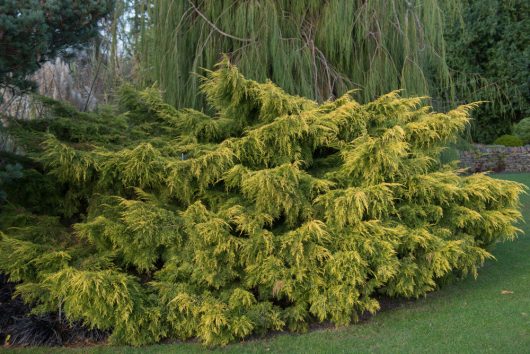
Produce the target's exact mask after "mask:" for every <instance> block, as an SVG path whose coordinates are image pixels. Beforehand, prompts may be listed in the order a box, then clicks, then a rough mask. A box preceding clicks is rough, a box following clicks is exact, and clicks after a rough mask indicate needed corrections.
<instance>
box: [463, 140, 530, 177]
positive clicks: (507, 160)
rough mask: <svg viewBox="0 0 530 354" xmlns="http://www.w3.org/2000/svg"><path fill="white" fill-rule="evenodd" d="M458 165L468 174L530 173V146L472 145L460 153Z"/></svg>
mask: <svg viewBox="0 0 530 354" xmlns="http://www.w3.org/2000/svg"><path fill="white" fill-rule="evenodd" d="M460 165H461V167H463V168H469V171H470V172H480V171H495V172H502V171H506V172H530V145H526V146H520V147H507V146H500V145H479V144H476V145H473V146H472V148H471V149H470V150H469V151H461V152H460Z"/></svg>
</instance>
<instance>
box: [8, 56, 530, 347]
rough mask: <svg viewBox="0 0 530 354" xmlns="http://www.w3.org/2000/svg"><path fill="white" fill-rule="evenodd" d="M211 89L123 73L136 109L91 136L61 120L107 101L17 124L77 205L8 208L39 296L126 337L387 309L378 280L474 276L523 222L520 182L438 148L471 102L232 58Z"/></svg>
mask: <svg viewBox="0 0 530 354" xmlns="http://www.w3.org/2000/svg"><path fill="white" fill-rule="evenodd" d="M202 90H203V93H204V94H205V96H206V97H207V99H208V101H209V103H210V105H211V107H212V109H214V110H215V111H216V114H215V115H213V116H208V115H206V114H205V113H203V112H198V111H195V110H190V109H183V110H176V109H175V108H173V107H171V106H169V105H167V104H165V103H164V102H163V101H162V99H161V98H160V95H159V93H158V92H157V90H156V89H154V88H149V89H147V90H144V91H140V92H138V91H135V90H133V89H132V88H130V87H125V88H124V89H123V92H122V99H121V106H122V109H125V111H126V112H125V113H121V114H118V113H116V114H115V115H114V116H112V115H108V114H107V115H106V116H105V117H106V124H107V125H108V129H107V130H105V129H95V130H93V133H94V134H95V135H94V137H93V139H90V137H89V136H86V135H83V139H82V143H80V141H81V140H79V135H75V136H74V135H72V134H71V133H68V134H67V133H64V132H65V131H66V132H71V131H73V130H74V129H73V128H68V129H66V128H65V126H68V122H69V124H70V125H73V126H75V125H79V126H82V127H84V126H86V125H87V123H86V121H87V120H92V121H93V122H94V123H93V124H95V125H96V126H98V127H99V125H98V124H102V123H101V121H102V119H101V118H98V117H97V115H96V117H94V116H91V115H86V114H82V113H75V112H72V113H71V116H70V117H69V118H68V119H69V120H68V119H67V120H65V119H64V118H58V117H55V116H54V114H53V111H52V114H50V118H48V119H47V120H46V121H45V122H43V123H40V124H34V123H27V122H26V123H24V122H20V123H18V124H15V125H14V126H13V129H14V130H15V131H16V136H17V137H19V138H21V139H22V140H23V141H26V142H27V141H32V142H33V144H34V145H32V149H29V150H31V151H33V153H32V155H31V156H32V157H33V158H34V159H35V160H36V161H38V162H39V163H41V164H42V166H43V168H44V169H45V171H47V173H48V175H49V176H50V178H52V179H54V180H55V183H57V184H58V188H57V190H60V191H64V192H65V193H67V195H69V196H70V197H69V198H70V199H69V200H70V202H69V203H71V205H74V206H75V208H74V210H77V212H76V213H74V215H71V214H68V215H67V214H66V212H65V211H64V209H62V208H59V207H58V209H57V210H40V211H39V210H38V208H37V209H36V208H35V207H32V206H31V205H26V206H25V207H26V209H27V210H28V211H27V212H26V214H25V215H29V216H28V217H27V218H22V217H11V218H6V219H5V220H9V221H5V222H2V223H1V227H2V230H3V233H2V234H0V270H1V271H2V272H5V273H7V274H9V276H10V279H11V280H13V281H18V282H20V285H18V292H19V294H21V295H22V296H23V297H24V298H25V299H26V300H27V301H28V302H29V303H31V304H32V305H33V306H34V311H38V312H46V311H58V310H61V311H63V313H65V314H66V316H68V318H69V319H71V320H82V321H84V322H85V323H86V324H87V325H89V326H92V327H97V328H101V329H106V330H110V331H112V335H111V339H112V340H113V341H115V342H122V343H129V344H134V345H140V344H145V343H150V342H156V341H159V340H160V339H162V338H166V337H170V338H180V339H187V338H192V337H198V338H200V340H201V341H203V342H204V343H205V344H208V345H219V344H226V343H229V342H231V341H234V340H237V339H239V338H244V337H246V336H249V335H251V334H254V333H257V334H263V333H266V332H267V331H271V330H282V329H289V330H293V331H304V330H306V329H307V328H308V324H309V323H310V322H312V321H326V320H330V321H332V322H333V323H336V324H337V325H345V324H348V323H350V322H352V321H355V320H356V319H358V317H359V315H360V314H362V313H363V312H371V313H373V312H375V311H377V310H378V308H379V304H378V302H377V300H376V296H375V295H376V294H385V295H388V296H404V297H418V296H422V295H424V294H425V293H426V292H428V291H432V290H434V289H436V288H437V286H438V284H440V281H441V280H442V279H443V278H445V277H447V276H449V275H451V274H456V275H458V276H461V275H466V274H468V273H471V274H472V275H473V276H476V275H477V269H478V268H479V267H480V265H481V264H482V263H483V262H484V260H485V259H487V258H490V257H491V255H490V253H488V247H489V246H490V245H492V244H493V243H495V242H498V241H503V240H508V239H512V238H514V237H515V236H516V233H517V231H518V230H517V228H516V227H515V226H514V224H515V222H516V221H517V220H518V219H519V218H520V216H521V215H520V213H519V211H518V207H519V200H518V196H519V194H520V193H521V191H522V189H523V186H522V185H520V184H517V183H514V182H508V181H502V180H498V179H492V178H490V177H488V176H487V175H484V174H475V175H467V174H465V173H462V171H459V170H457V169H456V168H455V166H453V165H443V164H442V163H441V162H440V159H439V155H440V152H441V151H442V150H443V148H444V146H445V145H446V144H447V143H449V142H451V141H452V140H454V139H455V138H456V137H457V135H458V134H459V133H460V132H461V131H462V130H463V129H464V128H465V126H466V124H468V121H469V115H468V114H469V110H470V109H471V108H472V105H467V106H461V107H458V108H456V109H455V110H453V111H450V112H448V113H435V112H432V111H431V110H430V108H429V107H428V106H426V105H425V104H424V99H422V98H402V97H400V96H399V93H398V92H391V93H389V94H387V95H385V96H382V97H380V98H378V99H376V100H375V101H373V102H371V103H368V104H366V105H360V104H358V103H357V102H355V101H354V100H353V98H352V96H351V94H350V93H348V94H346V95H345V96H343V97H340V98H338V99H337V100H335V101H330V102H325V103H323V104H317V103H315V102H313V101H311V100H308V99H305V98H302V97H293V96H290V95H288V94H286V93H285V92H284V91H282V90H281V89H280V88H279V87H277V86H275V85H274V84H272V83H271V82H267V83H264V84H261V83H257V82H254V81H250V80H247V79H245V78H244V77H243V76H242V75H241V74H240V73H239V72H238V70H237V69H236V68H235V67H234V66H232V65H231V64H230V63H229V62H228V61H227V60H226V59H225V60H224V61H222V62H221V63H220V64H219V65H218V67H217V69H216V70H215V71H209V72H208V73H207V76H206V77H205V78H204V83H203V86H202ZM54 107H56V105H55V106H54ZM56 119H61V124H60V125H57V124H56V122H55V120H56ZM80 122H84V123H80ZM83 124H85V125H83ZM82 132H83V133H87V132H90V130H89V129H85V130H82ZM118 132H119V134H118ZM24 134H26V135H25V139H23V138H24ZM87 134H88V133H87ZM118 135H119V136H118ZM21 208H22V207H20V208H19V209H18V210H16V211H15V210H11V211H9V210H7V211H6V213H7V214H9V215H14V213H18V212H20V209H21ZM29 211H33V213H34V214H38V215H32V214H31V212H29ZM46 214H49V215H50V216H46ZM47 218H48V219H47ZM27 220H32V222H28V221H27ZM59 221H61V222H59ZM65 225H66V226H65ZM52 230H55V231H52ZM50 235H51V236H50Z"/></svg>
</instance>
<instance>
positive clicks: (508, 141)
mask: <svg viewBox="0 0 530 354" xmlns="http://www.w3.org/2000/svg"><path fill="white" fill-rule="evenodd" d="M493 144H495V145H504V146H523V141H522V140H521V139H520V138H519V137H517V136H515V135H508V134H505V135H501V136H500V137H498V138H497V139H495V141H494V142H493Z"/></svg>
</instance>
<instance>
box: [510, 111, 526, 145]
mask: <svg viewBox="0 0 530 354" xmlns="http://www.w3.org/2000/svg"><path fill="white" fill-rule="evenodd" d="M513 132H514V133H515V135H517V136H518V137H519V138H520V139H521V140H522V141H523V142H524V143H525V144H528V143H530V117H527V118H525V119H522V120H521V121H520V122H519V123H517V124H516V125H515V127H514V129H513Z"/></svg>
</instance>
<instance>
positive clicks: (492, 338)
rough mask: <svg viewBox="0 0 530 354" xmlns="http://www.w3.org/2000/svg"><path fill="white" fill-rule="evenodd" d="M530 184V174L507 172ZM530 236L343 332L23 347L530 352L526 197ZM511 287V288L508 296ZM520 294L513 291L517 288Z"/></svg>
mask: <svg viewBox="0 0 530 354" xmlns="http://www.w3.org/2000/svg"><path fill="white" fill-rule="evenodd" d="M500 177H501V178H505V179H511V180H514V181H518V182H522V183H525V184H526V185H528V186H530V174H503V175H500ZM523 203H524V207H523V214H524V215H525V218H526V220H527V222H528V224H523V225H522V226H521V227H522V228H523V229H524V231H525V235H520V237H519V239H518V240H517V241H515V242H509V243H504V244H500V245H498V246H497V247H496V249H495V250H494V252H493V253H494V255H495V257H496V258H497V260H496V261H489V262H487V263H486V264H485V266H484V267H483V268H482V269H481V271H480V272H479V277H478V279H476V280H474V279H472V278H470V279H467V280H465V281H462V282H459V283H455V284H453V285H449V286H447V287H445V288H443V289H442V290H440V291H437V292H435V293H432V294H430V295H428V296H427V297H426V298H422V299H419V300H417V301H414V302H412V303H407V304H403V305H401V306H400V307H398V308H395V309H393V310H388V311H384V312H380V313H378V314H377V315H376V316H374V317H373V318H372V319H370V320H368V321H366V322H363V323H360V324H356V325H352V326H349V327H346V328H341V329H325V330H317V331H313V332H310V333H307V334H304V335H292V334H281V335H277V336H272V337H271V338H268V339H263V340H252V341H247V342H244V343H240V344H234V345H229V346H227V347H225V348H220V349H216V350H206V349H205V348H204V347H203V346H201V345H200V344H195V343H186V344H172V345H169V344H168V345H154V346H149V347H143V348H129V347H103V346H101V347H92V348H78V349H60V350H59V349H58V348H51V349H42V348H38V349H37V348H35V349H18V350H15V352H28V353H30V352H39V353H67V352H68V353H72V352H81V353H83V352H91V353H203V352H205V351H206V352H211V353H214V352H223V353H366V352H383V353H487V352H490V353H530V237H529V236H530V197H529V196H528V195H525V196H523ZM503 291H509V292H510V293H507V294H503V293H502V292H503ZM512 292H513V293H512Z"/></svg>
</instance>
